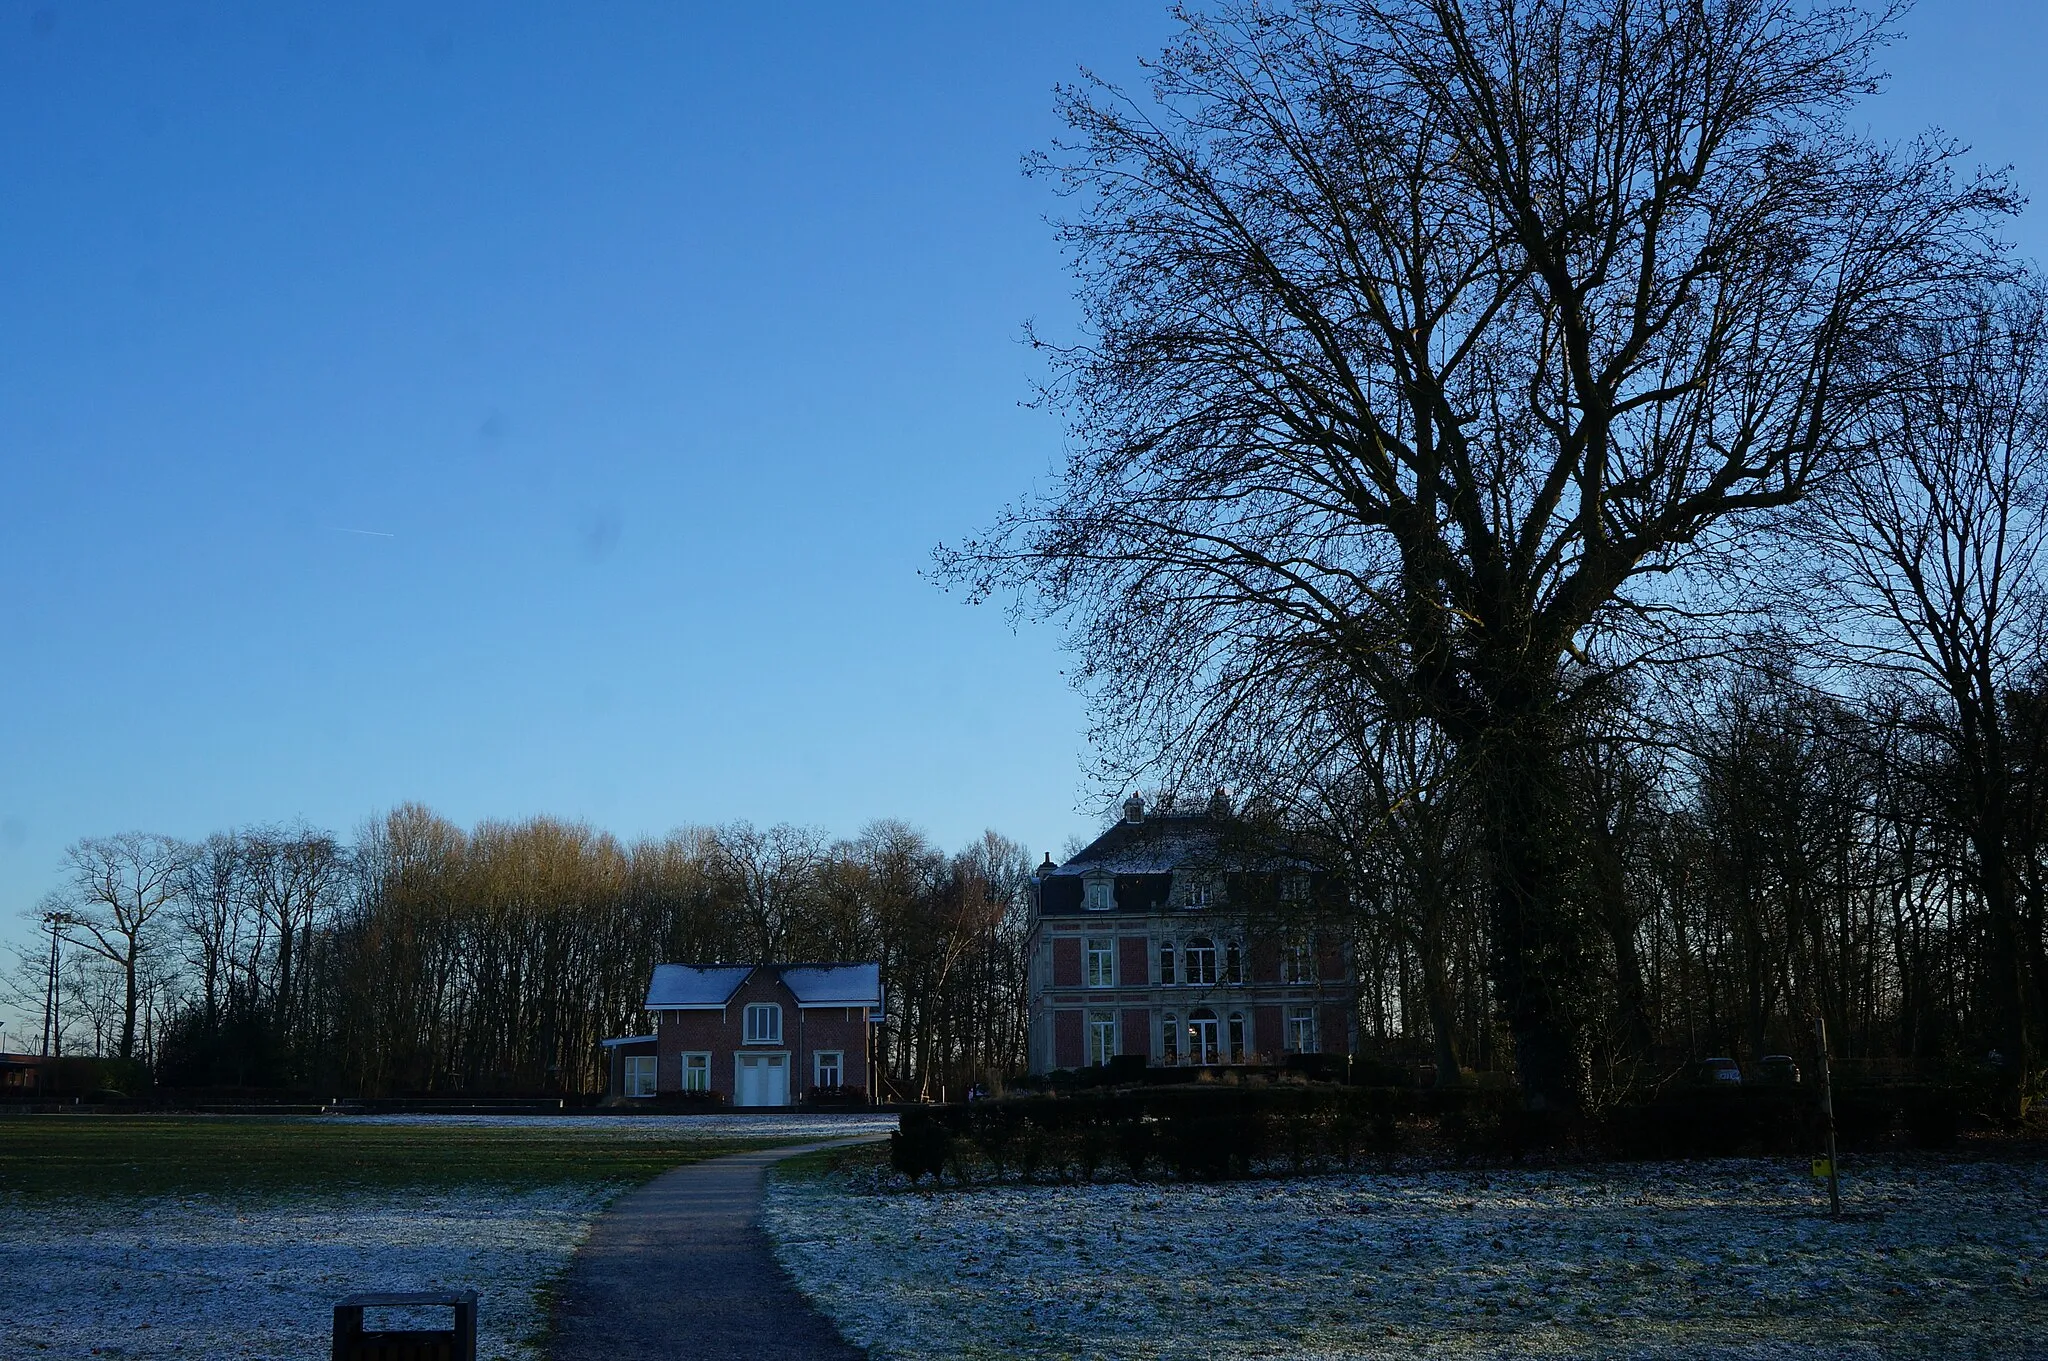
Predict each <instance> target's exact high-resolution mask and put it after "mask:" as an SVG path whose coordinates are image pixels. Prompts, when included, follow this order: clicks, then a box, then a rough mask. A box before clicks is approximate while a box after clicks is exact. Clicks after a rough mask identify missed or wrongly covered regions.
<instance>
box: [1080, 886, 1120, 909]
mask: <svg viewBox="0 0 2048 1361" xmlns="http://www.w3.org/2000/svg"><path fill="white" fill-rule="evenodd" d="M1114 887H1115V885H1113V884H1112V883H1111V882H1110V881H1109V880H1107V879H1090V880H1089V881H1088V889H1087V893H1088V910H1089V911H1090V912H1107V911H1109V909H1110V906H1111V897H1112V894H1111V890H1112V889H1113V888H1114Z"/></svg>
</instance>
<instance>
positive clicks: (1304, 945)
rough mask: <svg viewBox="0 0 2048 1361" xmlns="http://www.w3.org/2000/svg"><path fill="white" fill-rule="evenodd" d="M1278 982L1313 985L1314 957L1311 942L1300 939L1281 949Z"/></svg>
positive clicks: (1314, 976) (1314, 972)
mask: <svg viewBox="0 0 2048 1361" xmlns="http://www.w3.org/2000/svg"><path fill="white" fill-rule="evenodd" d="M1280 981H1281V982H1282V983H1313V982H1315V981H1316V955H1315V948H1314V945H1313V943H1312V942H1310V941H1308V940H1306V939H1300V940H1295V941H1291V942H1289V943H1288V944H1287V945H1285V946H1283V947H1281V950H1280Z"/></svg>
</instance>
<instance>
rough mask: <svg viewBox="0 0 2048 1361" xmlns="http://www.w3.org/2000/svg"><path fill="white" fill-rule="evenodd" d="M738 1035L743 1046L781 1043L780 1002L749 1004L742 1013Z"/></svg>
mask: <svg viewBox="0 0 2048 1361" xmlns="http://www.w3.org/2000/svg"><path fill="white" fill-rule="evenodd" d="M743 1026H744V1028H743V1029H742V1030H741V1032H740V1034H741V1035H742V1036H743V1040H742V1043H745V1044H781V1043H782V1004H781V1003H780V1002H749V1003H747V1009H746V1011H745V1012H744V1013H743Z"/></svg>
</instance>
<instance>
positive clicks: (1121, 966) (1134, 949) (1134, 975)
mask: <svg viewBox="0 0 2048 1361" xmlns="http://www.w3.org/2000/svg"><path fill="white" fill-rule="evenodd" d="M1151 949H1152V942H1151V941H1149V940H1147V939H1146V938H1145V937H1144V936H1125V937H1123V938H1122V939H1121V940H1119V941H1117V943H1116V981H1117V984H1118V985H1119V986H1120V987H1126V988H1142V987H1144V986H1145V984H1146V983H1148V982H1150V981H1151V979H1152V974H1151V972H1150V970H1151V967H1152V960H1151ZM1126 1043H1128V1042H1126ZM1124 1052H1125V1053H1126V1054H1129V1053H1134V1052H1137V1051H1134V1050H1132V1049H1129V1048H1126V1049H1125V1050H1124Z"/></svg>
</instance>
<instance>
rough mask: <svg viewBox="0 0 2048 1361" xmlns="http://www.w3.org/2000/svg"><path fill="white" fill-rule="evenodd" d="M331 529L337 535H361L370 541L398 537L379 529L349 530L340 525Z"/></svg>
mask: <svg viewBox="0 0 2048 1361" xmlns="http://www.w3.org/2000/svg"><path fill="white" fill-rule="evenodd" d="M333 529H334V532H335V533H337V534H361V535H364V536H365V537H367V538H372V539H395V538H397V537H398V536H397V535H396V534H386V533H385V532H384V531H383V530H381V529H349V528H346V527H344V526H342V525H335V526H333Z"/></svg>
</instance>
